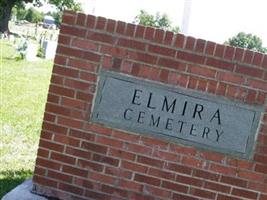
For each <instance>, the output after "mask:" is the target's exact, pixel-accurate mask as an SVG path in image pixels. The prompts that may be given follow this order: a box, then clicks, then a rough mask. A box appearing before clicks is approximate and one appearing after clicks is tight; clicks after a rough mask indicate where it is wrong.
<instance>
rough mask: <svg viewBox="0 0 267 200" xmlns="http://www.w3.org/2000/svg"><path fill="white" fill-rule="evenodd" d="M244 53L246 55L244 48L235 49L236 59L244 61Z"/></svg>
mask: <svg viewBox="0 0 267 200" xmlns="http://www.w3.org/2000/svg"><path fill="white" fill-rule="evenodd" d="M243 55H244V49H241V48H238V47H237V48H236V49H235V56H234V59H235V60H237V61H242V60H243Z"/></svg>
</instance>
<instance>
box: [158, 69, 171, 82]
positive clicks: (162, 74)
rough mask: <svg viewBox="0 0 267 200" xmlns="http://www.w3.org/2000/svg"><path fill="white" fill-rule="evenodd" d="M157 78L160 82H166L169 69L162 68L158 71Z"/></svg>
mask: <svg viewBox="0 0 267 200" xmlns="http://www.w3.org/2000/svg"><path fill="white" fill-rule="evenodd" d="M159 78H160V80H161V81H162V82H165V83H167V82H168V79H169V71H168V70H165V69H162V70H161V71H160V74H159Z"/></svg>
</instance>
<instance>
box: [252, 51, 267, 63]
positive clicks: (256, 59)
mask: <svg viewBox="0 0 267 200" xmlns="http://www.w3.org/2000/svg"><path fill="white" fill-rule="evenodd" d="M263 57H264V54H262V53H258V52H254V57H253V60H252V64H253V65H257V66H261V63H262V60H263Z"/></svg>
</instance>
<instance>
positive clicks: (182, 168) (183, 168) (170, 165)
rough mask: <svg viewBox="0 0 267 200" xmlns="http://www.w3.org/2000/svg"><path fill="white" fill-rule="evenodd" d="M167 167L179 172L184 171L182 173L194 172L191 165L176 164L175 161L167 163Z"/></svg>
mask: <svg viewBox="0 0 267 200" xmlns="http://www.w3.org/2000/svg"><path fill="white" fill-rule="evenodd" d="M165 169H168V170H171V171H175V172H178V173H182V174H191V173H192V168H191V167H186V166H184V165H179V164H174V163H167V164H166V165H165Z"/></svg>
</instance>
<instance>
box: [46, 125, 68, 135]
mask: <svg viewBox="0 0 267 200" xmlns="http://www.w3.org/2000/svg"><path fill="white" fill-rule="evenodd" d="M42 129H43V130H47V131H52V132H54V133H59V134H67V131H68V129H67V128H66V127H62V126H58V125H55V124H50V123H46V122H44V123H43V127H42Z"/></svg>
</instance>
